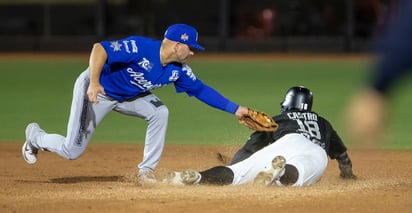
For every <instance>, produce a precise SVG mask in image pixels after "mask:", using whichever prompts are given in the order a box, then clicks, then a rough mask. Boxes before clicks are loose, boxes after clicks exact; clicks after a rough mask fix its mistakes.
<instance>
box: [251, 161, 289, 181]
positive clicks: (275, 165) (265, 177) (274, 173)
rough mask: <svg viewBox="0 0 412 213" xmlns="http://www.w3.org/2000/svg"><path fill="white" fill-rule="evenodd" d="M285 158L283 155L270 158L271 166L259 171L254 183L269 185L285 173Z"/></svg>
mask: <svg viewBox="0 0 412 213" xmlns="http://www.w3.org/2000/svg"><path fill="white" fill-rule="evenodd" d="M285 166H286V159H285V158H284V157H283V156H280V155H279V156H276V157H275V158H273V160H272V168H271V169H269V170H268V171H262V172H259V174H257V175H256V177H255V180H254V183H255V184H258V185H263V186H269V185H271V184H273V183H274V181H275V180H277V179H279V178H280V177H281V176H282V175H283V174H284V173H285Z"/></svg>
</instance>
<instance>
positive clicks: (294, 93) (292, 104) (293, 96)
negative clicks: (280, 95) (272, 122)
mask: <svg viewBox="0 0 412 213" xmlns="http://www.w3.org/2000/svg"><path fill="white" fill-rule="evenodd" d="M312 102H313V94H312V92H311V91H310V90H309V89H308V88H305V87H303V86H297V87H291V88H290V89H289V90H288V91H287V92H286V95H285V99H284V100H283V101H282V102H281V103H280V110H281V111H282V112H286V111H288V110H292V109H295V110H299V111H311V110H312Z"/></svg>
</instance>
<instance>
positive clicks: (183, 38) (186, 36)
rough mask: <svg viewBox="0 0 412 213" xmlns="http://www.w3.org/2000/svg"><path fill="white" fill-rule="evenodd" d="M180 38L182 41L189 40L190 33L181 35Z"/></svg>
mask: <svg viewBox="0 0 412 213" xmlns="http://www.w3.org/2000/svg"><path fill="white" fill-rule="evenodd" d="M180 39H181V40H182V41H187V40H189V35H188V34H186V33H185V34H182V35H181V36H180Z"/></svg>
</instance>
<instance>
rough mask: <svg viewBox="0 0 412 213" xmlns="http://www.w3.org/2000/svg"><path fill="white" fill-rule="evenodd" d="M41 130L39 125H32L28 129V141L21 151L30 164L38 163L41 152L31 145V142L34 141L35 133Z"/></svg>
mask: <svg viewBox="0 0 412 213" xmlns="http://www.w3.org/2000/svg"><path fill="white" fill-rule="evenodd" d="M40 130H41V129H40V126H39V125H38V124H37V123H31V124H29V125H27V127H26V141H25V142H24V144H23V146H22V148H21V151H22V154H23V158H24V160H25V161H26V162H27V163H28V164H34V163H36V161H37V153H38V152H39V150H38V149H36V148H35V147H33V146H32V145H31V140H33V138H34V135H35V133H37V132H39V131H40Z"/></svg>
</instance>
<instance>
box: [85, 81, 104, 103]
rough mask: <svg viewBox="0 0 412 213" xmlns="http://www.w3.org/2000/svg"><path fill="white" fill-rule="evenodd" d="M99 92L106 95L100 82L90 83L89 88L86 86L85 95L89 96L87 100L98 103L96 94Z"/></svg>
mask: <svg viewBox="0 0 412 213" xmlns="http://www.w3.org/2000/svg"><path fill="white" fill-rule="evenodd" d="M99 93H100V94H103V95H106V93H105V92H104V88H103V87H102V85H101V84H90V85H89V88H87V96H88V98H89V101H90V102H92V103H94V104H97V103H99V101H98V100H97V95H98V94H99Z"/></svg>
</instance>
